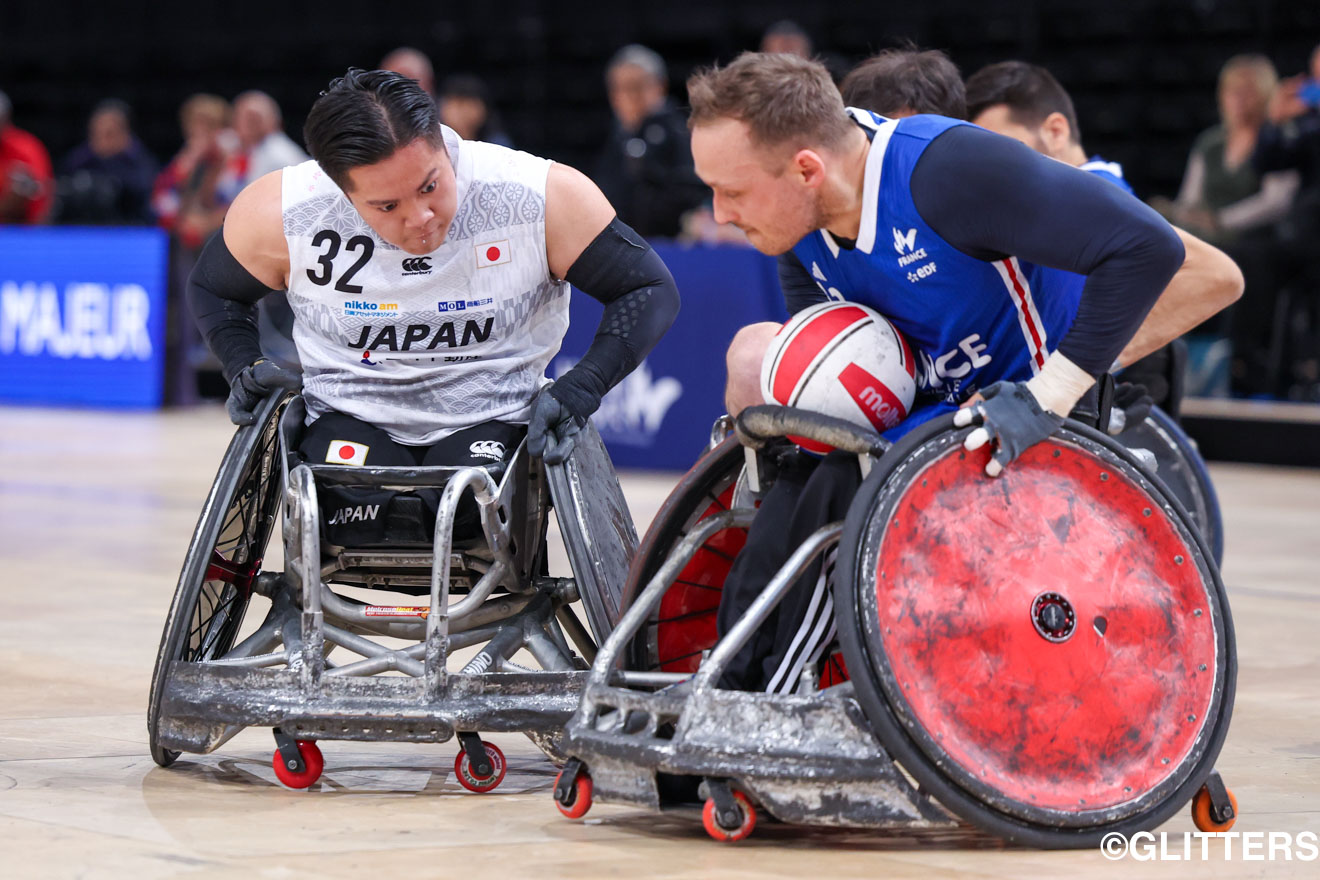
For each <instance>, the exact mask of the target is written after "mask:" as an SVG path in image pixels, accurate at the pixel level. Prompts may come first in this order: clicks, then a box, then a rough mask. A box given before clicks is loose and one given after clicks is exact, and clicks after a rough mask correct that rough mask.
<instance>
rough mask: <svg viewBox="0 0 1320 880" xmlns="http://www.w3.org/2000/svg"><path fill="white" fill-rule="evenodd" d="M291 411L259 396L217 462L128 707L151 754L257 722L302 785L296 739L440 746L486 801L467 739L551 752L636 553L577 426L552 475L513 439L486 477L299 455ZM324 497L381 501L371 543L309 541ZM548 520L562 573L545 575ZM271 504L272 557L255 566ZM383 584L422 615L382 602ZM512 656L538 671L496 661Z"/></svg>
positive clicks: (498, 761)
mask: <svg viewBox="0 0 1320 880" xmlns="http://www.w3.org/2000/svg"><path fill="white" fill-rule="evenodd" d="M305 413H306V410H305V407H304V404H303V401H302V399H301V398H300V397H297V396H294V397H289V396H287V395H274V396H271V397H269V398H267V399H266V400H265V401H264V402H263V403H262V405H261V407H260V408H259V410H258V413H257V416H258V417H257V422H256V424H255V425H252V426H249V427H244V428H240V429H239V430H238V431H237V432H236V433H235V435H234V439H233V441H232V442H231V443H230V446H229V449H228V451H227V453H226V455H225V458H224V460H223V462H222V464H221V466H220V470H219V473H218V474H217V477H216V480H215V483H214V485H213V486H212V488H211V492H210V496H209V497H208V498H207V501H206V504H205V506H204V507H203V510H202V514H201V518H200V520H199V522H198V525H197V530H196V532H195V534H194V537H193V541H192V545H191V546H190V548H189V550H188V553H187V557H186V559H185V561H184V566H183V571H182V574H181V575H180V578H179V583H178V587H177V589H176V592H175V596H174V601H173V605H172V607H171V608H170V612H169V616H168V618H167V620H166V624H165V631H164V635H163V637H162V640H161V646H160V652H159V655H158V657H157V661H156V668H155V674H154V676H153V680H152V686H151V698H150V707H149V710H148V730H149V735H150V744H151V752H152V756H153V757H154V758H155V760H156V762H157V763H159V764H160V765H162V766H168V765H169V764H171V763H173V761H174V760H175V759H176V758H177V757H178V755H179V752H181V751H187V752H201V753H206V752H210V751H212V750H214V749H216V748H218V747H219V746H220V745H221V744H223V743H224V742H226V741H227V740H228V739H229V738H230V737H232V736H233V735H234V734H236V733H238V732H239V731H240V730H242V729H243V728H245V727H252V726H268V727H271V728H272V729H273V730H274V733H275V741H276V751H275V754H274V758H273V765H274V769H275V773H276V775H277V777H278V778H279V779H280V780H281V781H282V782H284V783H285V784H286V785H289V786H292V787H299V788H305V787H307V786H310V785H311V784H312V783H313V782H315V780H316V778H317V777H318V776H319V774H320V773H321V770H322V769H323V766H324V759H323V756H322V755H321V752H320V750H319V748H318V747H317V745H316V740H323V739H347V740H377V741H405V742H444V741H447V740H449V739H450V738H451V737H454V736H457V738H458V740H459V743H460V745H461V750H460V751H459V753H458V755H457V756H456V759H455V772H456V775H457V778H458V781H459V782H460V783H461V784H462V785H464V786H465V787H467V788H468V789H471V790H473V791H488V790H490V789H492V788H494V787H495V786H496V785H498V784H499V782H500V781H501V780H502V779H503V776H504V771H505V762H504V757H503V755H502V754H501V753H500V751H499V749H498V748H497V747H496V746H494V745H493V744H491V743H488V742H483V740H482V739H481V737H480V733H479V732H480V731H483V730H484V731H521V732H524V733H526V734H527V735H528V736H529V737H530V738H531V739H532V740H533V741H534V742H535V743H536V744H537V745H538V746H539V747H540V748H541V749H542V750H543V751H545V752H546V753H547V754H549V755H551V756H552V757H555V756H556V755H558V749H557V742H558V738H559V736H560V734H561V733H562V729H563V725H564V723H565V722H566V721H567V719H568V717H569V716H570V714H571V713H572V711H573V710H574V708H576V706H577V703H578V694H579V691H580V689H581V685H582V682H583V680H584V678H585V675H586V672H585V670H586V669H587V668H588V665H589V663H590V661H591V660H592V659H593V657H594V654H595V651H596V646H597V644H598V643H599V642H600V641H601V640H603V639H604V637H605V636H606V635H607V634H608V633H609V631H610V630H611V629H612V627H613V625H614V623H615V622H617V619H618V615H619V596H618V590H619V588H620V587H621V585H622V583H623V580H624V577H625V575H626V571H627V566H628V563H629V561H630V559H631V557H632V555H633V553H634V551H635V548H636V544H637V538H636V532H635V530H634V528H633V524H632V519H631V517H630V516H629V514H628V510H627V506H626V505H625V503H624V500H623V495H622V492H621V491H620V489H619V484H618V479H617V477H616V475H615V473H614V469H613V466H612V465H611V463H610V460H609V457H608V455H607V454H606V452H605V448H604V446H603V444H602V443H601V441H600V437H599V435H598V434H597V433H596V432H595V429H594V428H592V427H591V426H590V425H588V426H587V427H586V428H584V429H583V431H582V432H581V433H580V434H579V435H578V439H577V443H576V446H575V448H574V450H573V453H572V455H571V456H570V457H569V459H568V461H567V462H565V463H564V464H563V465H557V466H554V467H544V466H543V465H542V463H541V461H540V460H536V459H533V458H532V457H531V456H529V455H528V453H527V449H526V441H525V440H524V441H523V442H522V443H521V444H520V446H519V448H518V450H517V451H516V453H515V454H514V455H513V457H512V458H511V459H509V460H508V461H507V462H501V463H499V464H497V465H492V466H489V467H370V466H361V467H355V466H347V465H329V464H316V463H305V462H303V461H302V460H301V458H300V457H299V455H298V453H297V452H296V449H297V441H298V437H299V435H300V432H301V430H302V425H303V421H304V417H305ZM326 487H335V488H337V489H344V488H346V487H362V488H367V489H370V490H375V491H379V490H393V491H394V492H395V493H396V494H395V496H394V500H393V501H391V502H390V503H389V504H388V505H386V509H384V510H380V511H374V513H375V514H376V515H379V516H381V517H385V518H386V526H387V534H386V540H385V541H384V542H383V543H381V544H378V545H374V546H369V547H339V546H331V545H329V544H328V543H326V542H325V541H324V540H323V535H324V534H325V532H324V530H323V528H322V522H321V511H320V506H319V505H318V503H317V491H318V488H321V489H322V490H323V491H325V490H326ZM423 487H426V488H429V489H431V490H432V491H433V492H434V493H435V494H436V495H438V497H439V502H438V508H437V509H436V511H435V515H434V519H435V524H434V529H433V531H432V530H431V529H430V528H429V523H427V521H426V516H425V514H424V512H423V505H422V504H421V502H420V499H419V498H418V496H417V495H416V494H414V493H415V492H416V490H418V489H419V488H423ZM465 499H468V500H467V501H466V502H465ZM473 502H475V506H476V509H477V511H478V512H479V519H480V534H479V535H475V536H464V535H461V534H459V535H456V534H455V531H454V521H455V515H456V513H457V512H458V510H459V505H460V504H461V503H467V504H471V503H473ZM552 509H553V511H554V515H555V518H556V520H557V522H558V524H559V529H560V532H561V534H562V536H563V540H564V545H565V549H566V550H567V555H568V559H569V562H570V564H571V566H572V570H573V575H574V576H573V577H571V578H566V577H550V576H548V574H547V571H548V569H547V561H546V537H547V527H548V520H549V515H550V512H551V510H552ZM281 513H282V519H283V522H282V531H283V539H284V559H285V566H284V568H283V570H278V569H277V570H265V569H263V567H262V559H263V556H264V555H265V553H266V549H267V543H268V541H269V538H270V537H271V534H272V532H273V530H274V527H275V524H276V520H277V518H278V517H280V516H281ZM423 524H425V525H423ZM398 535H403V537H402V539H400V538H399V537H398ZM380 591H388V592H383V593H382V592H380ZM400 593H402V594H410V595H411V596H415V597H419V598H420V597H423V596H424V597H426V604H424V605H415V604H402V603H404V602H407V601H408V596H404V597H403V598H402V599H400V598H397V596H398V594H400ZM391 594H393V595H394V596H396V598H394V599H392V600H391V601H384V600H382V599H378V598H376V597H378V596H389V595H391ZM364 596H365V597H366V598H364ZM413 601H416V600H413ZM574 608H578V609H581V610H582V611H584V612H585V617H586V622H585V623H584V622H583V621H582V620H581V619H580V618H579V616H578V615H577V614H576V613H575V612H574ZM263 609H264V616H263ZM570 643H571V644H570ZM465 648H466V649H472V648H479V650H478V651H477V652H476V653H475V655H474V656H472V658H471V659H470V660H469V661H468V662H467V663H466V664H465V665H462V667H461V668H459V669H451V668H450V663H449V659H450V655H451V653H452V652H454V651H458V650H461V649H465ZM519 651H524V652H525V653H523V654H520V655H519V657H520V659H521V660H523V662H524V663H525V662H526V658H527V656H528V655H530V657H531V658H532V659H533V660H534V661H535V663H536V665H537V666H539V667H540V669H535V668H530V667H528V666H525V665H523V663H520V662H517V661H515V660H514V659H513V657H514V655H515V653H517V652H519Z"/></svg>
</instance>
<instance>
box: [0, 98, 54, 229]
mask: <svg viewBox="0 0 1320 880" xmlns="http://www.w3.org/2000/svg"><path fill="white" fill-rule="evenodd" d="M12 109H13V108H12V105H11V104H10V103H9V96H8V95H6V94H5V93H4V92H0V223H41V222H43V221H44V220H45V219H46V215H47V214H48V213H49V212H50V206H51V202H52V200H53V199H54V195H55V177H54V175H53V174H52V173H51V167H50V153H48V152H46V148H45V147H44V146H42V143H41V141H39V140H37V138H36V137H35V136H34V135H31V134H29V133H28V132H26V131H24V130H23V129H21V128H19V127H18V126H16V125H14V124H13V121H12V119H11V114H12Z"/></svg>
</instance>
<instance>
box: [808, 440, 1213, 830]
mask: <svg viewBox="0 0 1320 880" xmlns="http://www.w3.org/2000/svg"><path fill="white" fill-rule="evenodd" d="M969 431H970V429H963V430H961V431H959V430H953V428H952V417H948V418H945V419H940V420H936V421H934V422H932V423H931V424H929V425H925V426H921V427H919V428H918V429H916V430H915V431H913V432H912V433H911V434H909V435H908V436H907V437H906V438H904V439H903V440H902V441H901V442H900V443H898V444H896V445H895V446H894V448H893V449H891V450H890V451H888V452H887V453H886V454H885V455H884V456H883V457H882V458H881V459H880V461H879V463H878V465H877V467H876V469H875V470H874V471H873V472H872V474H871V475H870V476H869V477H868V478H867V480H866V482H865V483H864V484H863V486H862V489H861V491H860V492H859V493H858V496H857V498H856V499H855V501H854V503H853V505H852V507H851V509H850V510H849V513H848V517H847V519H846V521H845V529H844V533H843V537H842V541H841V543H840V547H839V572H838V573H839V577H838V578H837V580H836V582H835V585H834V589H835V607H836V608H837V609H839V612H838V624H839V639H840V642H841V645H842V648H843V654H844V657H845V658H846V660H847V664H848V671H849V673H851V676H852V680H853V682H854V685H855V687H856V693H857V696H858V699H859V700H860V701H861V703H862V706H863V709H864V710H865V713H866V716H867V718H868V720H869V721H870V722H871V725H872V727H873V728H874V730H875V732H876V734H877V736H878V737H879V739H880V741H881V742H882V743H883V744H884V746H885V748H886V749H887V750H888V751H889V752H890V754H891V755H892V756H893V758H894V759H895V760H896V761H897V762H898V763H899V764H900V765H901V766H902V767H903V768H904V769H905V770H907V771H908V772H909V773H910V774H911V775H912V776H913V777H914V778H915V779H916V780H917V781H918V782H919V783H920V784H921V787H922V789H923V790H925V791H927V792H928V793H930V794H931V795H932V796H934V797H935V798H937V799H938V800H939V801H940V802H941V803H943V804H944V806H946V807H947V808H948V809H950V810H951V811H953V812H954V813H955V814H957V815H958V816H960V817H962V818H963V819H965V820H967V821H969V822H971V823H973V824H975V825H978V826H980V827H981V828H983V829H985V830H987V831H990V832H992V833H995V834H998V835H1000V836H1002V837H1005V838H1008V839H1009V840H1012V841H1014V842H1017V843H1023V844H1027V845H1031V846H1040V847H1049V848H1059V847H1089V846H1095V845H1096V844H1097V843H1098V842H1099V841H1100V839H1101V838H1102V837H1103V836H1104V835H1105V834H1107V833H1110V832H1119V833H1124V834H1131V833H1134V832H1135V831H1138V830H1146V829H1149V828H1153V827H1155V826H1157V825H1158V824H1160V823H1161V822H1163V821H1165V820H1166V819H1168V818H1169V817H1170V816H1171V815H1172V814H1173V813H1174V812H1176V811H1177V810H1178V809H1180V808H1181V807H1182V806H1183V805H1184V804H1186V803H1187V802H1188V801H1189V800H1190V799H1191V798H1192V796H1193V795H1194V794H1195V793H1196V791H1197V790H1198V789H1199V788H1200V786H1201V785H1202V784H1203V783H1204V781H1205V779H1206V778H1207V776H1208V775H1209V774H1210V772H1211V771H1212V769H1213V767H1214V762H1215V758H1216V757H1217V756H1218V754H1219V750H1220V747H1221V746H1222V744H1223V741H1224V736H1225V734H1226V733H1227V729H1228V723H1229V717H1230V715H1231V713H1232V707H1233V697H1234V688H1235V681H1236V671H1237V667H1236V658H1235V647H1234V638H1233V626H1232V620H1231V617H1230V614H1229V608H1228V603H1227V599H1226V597H1225V595H1224V591H1223V584H1222V583H1221V582H1220V580H1219V575H1218V569H1217V568H1216V566H1215V565H1214V564H1213V562H1212V561H1211V557H1210V551H1209V549H1208V548H1207V546H1206V543H1205V540H1204V538H1203V537H1202V536H1201V534H1200V533H1199V531H1198V530H1197V529H1196V528H1195V526H1194V525H1193V524H1192V523H1191V521H1190V519H1189V517H1188V515H1187V513H1186V511H1185V510H1184V509H1183V508H1182V507H1181V505H1180V504H1179V503H1178V502H1177V500H1176V499H1175V498H1174V497H1173V496H1172V495H1171V494H1170V493H1169V492H1168V491H1167V489H1165V487H1164V486H1163V485H1162V484H1160V483H1159V482H1158V481H1156V480H1153V479H1151V478H1149V477H1148V475H1147V473H1146V471H1145V470H1144V469H1143V468H1141V467H1140V465H1139V463H1138V462H1137V460H1136V459H1135V458H1134V457H1133V456H1132V455H1131V454H1130V453H1129V452H1128V451H1127V450H1126V449H1125V448H1124V447H1123V446H1122V445H1121V444H1119V443H1117V442H1115V441H1114V440H1113V439H1112V438H1109V437H1107V436H1105V435H1102V434H1099V433H1098V432H1096V431H1093V430H1090V429H1088V428H1085V427H1084V426H1081V425H1077V424H1075V423H1068V425H1067V426H1066V427H1065V429H1063V430H1061V431H1060V432H1058V434H1056V435H1055V436H1054V437H1052V438H1050V439H1049V440H1047V441H1045V442H1043V443H1040V444H1038V445H1036V446H1034V447H1032V448H1031V449H1029V450H1028V451H1027V452H1026V453H1025V454H1024V455H1023V456H1022V457H1021V458H1019V459H1018V461H1016V462H1014V463H1013V464H1012V465H1011V466H1009V467H1008V468H1007V469H1006V470H1005V471H1004V474H1003V475H1002V476H1000V477H998V478H996V479H990V478H988V477H986V476H985V474H984V467H985V463H986V461H988V459H989V451H988V448H982V449H980V450H977V451H976V452H966V451H964V450H963V448H962V441H963V439H964V438H965V437H966V435H967V434H968V433H969Z"/></svg>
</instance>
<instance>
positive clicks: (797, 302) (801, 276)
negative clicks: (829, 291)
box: [776, 251, 829, 316]
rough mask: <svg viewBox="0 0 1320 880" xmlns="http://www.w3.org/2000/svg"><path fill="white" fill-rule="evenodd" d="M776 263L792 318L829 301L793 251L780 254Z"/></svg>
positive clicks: (780, 284)
mask: <svg viewBox="0 0 1320 880" xmlns="http://www.w3.org/2000/svg"><path fill="white" fill-rule="evenodd" d="M776 263H777V266H776V268H777V269H778V270H779V287H780V289H781V290H783V291H784V304H785V305H786V306H788V314H789V315H790V316H792V315H796V314H797V313H798V312H800V311H802V310H803V309H805V308H806V307H807V306H814V305H816V303H823V302H826V301H827V300H828V299H829V297H828V296H826V295H825V291H823V290H821V289H820V285H819V284H817V283H816V281H815V279H813V278H812V277H811V273H810V272H808V271H807V267H806V266H804V265H802V261H801V260H799V259H798V258H797V255H796V254H794V253H793V252H792V251H788V252H787V253H783V254H780V255H779V259H778V260H776Z"/></svg>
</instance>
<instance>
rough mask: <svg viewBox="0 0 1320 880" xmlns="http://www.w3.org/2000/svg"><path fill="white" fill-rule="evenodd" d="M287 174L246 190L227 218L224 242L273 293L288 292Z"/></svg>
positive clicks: (265, 178)
mask: <svg viewBox="0 0 1320 880" xmlns="http://www.w3.org/2000/svg"><path fill="white" fill-rule="evenodd" d="M282 179H283V172H281V171H272V172H270V173H269V174H266V175H264V176H262V177H260V178H258V179H257V180H254V181H253V182H252V183H250V184H248V185H247V186H246V187H244V188H243V191H242V192H240V193H239V194H238V197H237V198H235V199H234V203H233V204H232V205H230V206H229V211H228V213H227V214H226V215H225V225H224V233H223V234H224V241H225V246H226V247H228V248H229V252H230V253H231V254H233V255H234V259H235V260H237V261H238V263H239V265H241V266H242V267H243V268H244V269H246V270H247V271H248V272H249V273H250V274H251V275H252V277H254V278H256V279H257V280H258V281H260V282H261V283H262V284H265V285H266V286H267V287H269V288H270V289H271V290H285V289H287V287H288V278H289V244H288V242H287V241H286V240H285V238H284V215H283V201H282V197H281V186H282Z"/></svg>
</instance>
